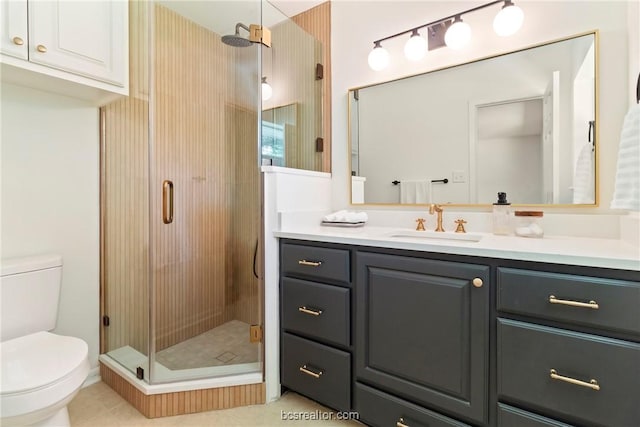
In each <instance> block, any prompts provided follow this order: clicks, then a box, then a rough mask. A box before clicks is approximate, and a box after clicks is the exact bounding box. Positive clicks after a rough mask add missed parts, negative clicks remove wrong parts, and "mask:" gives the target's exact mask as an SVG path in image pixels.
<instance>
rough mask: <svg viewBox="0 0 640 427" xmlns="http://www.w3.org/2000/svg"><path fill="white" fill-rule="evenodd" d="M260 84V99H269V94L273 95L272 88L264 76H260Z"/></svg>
mask: <svg viewBox="0 0 640 427" xmlns="http://www.w3.org/2000/svg"><path fill="white" fill-rule="evenodd" d="M261 86H262V100H263V101H268V100H269V99H271V96H272V95H273V88H272V87H271V85H270V84H269V83H267V78H266V77H263V78H262V85H261Z"/></svg>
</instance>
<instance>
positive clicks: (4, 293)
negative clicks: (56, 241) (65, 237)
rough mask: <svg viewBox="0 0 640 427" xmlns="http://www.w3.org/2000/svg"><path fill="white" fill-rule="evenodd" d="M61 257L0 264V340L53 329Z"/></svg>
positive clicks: (10, 260)
mask: <svg viewBox="0 0 640 427" xmlns="http://www.w3.org/2000/svg"><path fill="white" fill-rule="evenodd" d="M61 279H62V257H61V256H60V255H39V256H32V257H25V258H12V259H3V260H2V261H0V303H1V308H2V310H1V311H0V340H1V341H6V340H10V339H12V338H17V337H20V336H24V335H29V334H32V333H34V332H39V331H50V330H51V329H53V328H55V326H56V318H57V316H58V300H59V297H60V282H61Z"/></svg>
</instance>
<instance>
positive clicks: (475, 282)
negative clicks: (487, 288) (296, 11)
mask: <svg viewBox="0 0 640 427" xmlns="http://www.w3.org/2000/svg"><path fill="white" fill-rule="evenodd" d="M471 283H473V286H475V287H476V288H481V287H482V285H483V284H484V282H483V281H482V279H481V278H479V277H476V278H475V279H473V281H472V282H471Z"/></svg>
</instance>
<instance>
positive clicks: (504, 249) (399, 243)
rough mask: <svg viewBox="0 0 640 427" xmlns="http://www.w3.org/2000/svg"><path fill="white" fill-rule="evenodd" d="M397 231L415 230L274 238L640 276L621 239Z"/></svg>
mask: <svg viewBox="0 0 640 427" xmlns="http://www.w3.org/2000/svg"><path fill="white" fill-rule="evenodd" d="M398 232H409V233H411V232H412V230H410V229H400V228H392V227H375V226H369V225H365V226H364V227H358V228H343V227H327V226H321V225H317V226H300V227H291V228H286V229H285V230H281V231H275V232H274V236H275V237H279V238H288V239H298V240H307V241H318V242H329V243H343V244H351V245H361V246H372V247H381V248H395V249H409V250H417V251H425V252H438V253H446V254H455V255H471V256H479V257H489V258H503V259H512V260H522V261H538V262H547V263H554V264H569V265H582V266H589V267H602V268H615V269H621V270H634V271H640V248H638V247H634V246H633V245H630V244H629V243H625V242H623V241H621V240H617V239H602V238H585V237H568V236H546V235H545V236H544V237H543V238H539V239H538V238H526V237H517V236H496V235H493V234H490V233H475V232H474V233H469V234H472V235H477V236H478V237H480V241H478V242H470V241H454V240H441V239H430V238H421V237H390V236H391V235H392V234H396V233H398ZM424 233H425V236H429V235H433V234H439V235H445V236H449V235H453V234H454V233H451V232H445V233H444V234H443V233H435V232H433V231H425V232H424Z"/></svg>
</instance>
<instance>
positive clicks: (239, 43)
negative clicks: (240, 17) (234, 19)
mask: <svg viewBox="0 0 640 427" xmlns="http://www.w3.org/2000/svg"><path fill="white" fill-rule="evenodd" d="M240 28H244V29H245V30H247V31H249V27H247V26H246V25H244V24H242V23H240V22H238V23H237V24H236V33H235V34H234V35H232V36H231V35H226V36H222V43H224V44H226V45H229V46H233V47H249V46H251V44H252V43H251V41H250V40H249V39H247V38H245V37H242V36H241V35H240Z"/></svg>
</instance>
